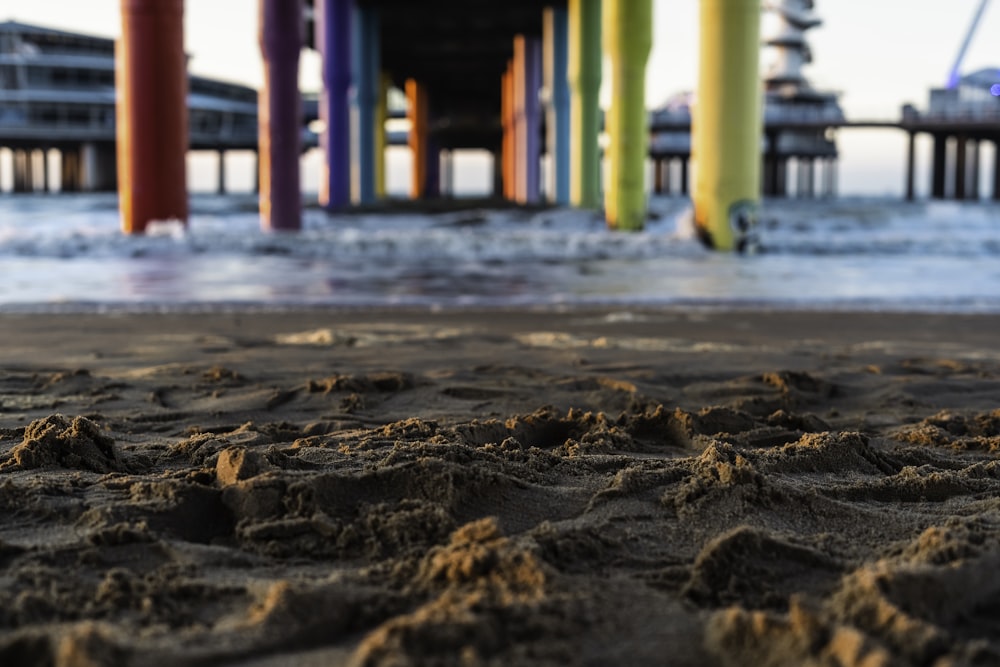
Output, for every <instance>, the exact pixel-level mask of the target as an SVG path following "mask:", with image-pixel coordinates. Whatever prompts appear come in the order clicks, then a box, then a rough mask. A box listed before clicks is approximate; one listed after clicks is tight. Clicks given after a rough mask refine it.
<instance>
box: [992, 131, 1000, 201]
mask: <svg viewBox="0 0 1000 667" xmlns="http://www.w3.org/2000/svg"><path fill="white" fill-rule="evenodd" d="M993 201H1000V139H996V140H994V141H993Z"/></svg>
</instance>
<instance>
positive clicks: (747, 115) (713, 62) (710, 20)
mask: <svg viewBox="0 0 1000 667" xmlns="http://www.w3.org/2000/svg"><path fill="white" fill-rule="evenodd" d="M700 4H701V10H700V12H701V44H700V57H701V61H700V65H699V75H698V81H699V83H698V105H697V106H696V107H695V110H694V111H695V115H694V118H692V125H693V129H694V136H693V141H694V150H695V154H696V156H697V160H698V162H697V165H698V176H697V178H696V179H695V181H696V185H697V192H695V196H694V218H695V224H696V225H697V228H698V232H699V235H700V236H701V238H702V240H703V241H704V242H705V244H706V245H708V246H709V247H712V248H715V249H718V250H743V249H745V248H746V247H747V246H748V245H750V244H752V243H753V242H754V227H755V226H756V219H757V202H758V200H759V197H760V136H761V132H762V130H763V123H762V115H763V114H762V109H761V92H760V83H759V75H758V62H759V53H760V1H759V0H701V3H700Z"/></svg>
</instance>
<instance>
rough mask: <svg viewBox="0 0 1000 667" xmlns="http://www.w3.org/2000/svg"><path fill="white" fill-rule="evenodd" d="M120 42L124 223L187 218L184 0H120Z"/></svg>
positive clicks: (129, 228) (138, 229)
mask: <svg viewBox="0 0 1000 667" xmlns="http://www.w3.org/2000/svg"><path fill="white" fill-rule="evenodd" d="M121 15H122V36H121V38H120V39H119V40H118V43H117V44H116V50H117V54H116V56H115V77H116V85H117V89H118V103H117V105H116V112H117V135H118V195H119V196H118V200H119V208H120V210H121V217H122V230H123V231H124V232H125V233H127V234H138V233H142V232H143V231H145V229H146V225H147V224H148V223H149V222H151V221H153V220H180V221H181V222H182V223H186V222H187V217H188V199H187V166H186V156H187V146H188V109H187V88H188V85H187V56H186V55H185V54H184V0H121Z"/></svg>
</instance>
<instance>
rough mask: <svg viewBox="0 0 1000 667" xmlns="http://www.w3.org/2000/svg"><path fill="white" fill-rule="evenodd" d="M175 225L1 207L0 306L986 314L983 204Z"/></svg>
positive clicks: (11, 199) (988, 269) (669, 204)
mask: <svg viewBox="0 0 1000 667" xmlns="http://www.w3.org/2000/svg"><path fill="white" fill-rule="evenodd" d="M191 207H192V215H191V219H190V224H189V226H188V228H187V229H186V230H185V229H183V228H181V227H179V226H177V225H164V226H160V227H158V228H155V229H153V230H152V233H150V234H148V235H146V236H136V237H129V236H125V235H123V234H121V233H120V232H119V231H118V212H117V200H116V197H115V195H113V194H101V195H47V196H46V195H29V196H24V195H17V196H13V195H3V196H0V276H2V279H0V311H6V312H11V311H28V312H35V311H45V312H47V311H60V310H65V311H76V310H80V311H91V310H99V311H105V310H107V311H116V310H120V311H133V310H197V309H226V308H234V309H247V308H250V309H255V308H260V309H280V308H287V307H313V306H316V307H327V306H335V307H366V306H382V307H393V306H409V307H430V308H456V307H572V306H586V305H602V306H621V307H638V306H664V307H683V308H720V309H723V308H753V309H768V308H770V309H842V310H865V311H872V310H874V311H923V312H940V313H1000V206H997V205H995V204H991V203H954V202H915V203H904V202H900V201H898V200H893V199H878V198H875V199H872V198H850V197H847V198H839V199H834V200H774V201H765V202H763V204H762V215H761V225H760V229H759V232H760V234H759V235H760V241H761V248H760V251H759V252H758V253H756V254H754V255H751V256H739V255H730V254H720V253H714V252H710V251H708V250H706V249H705V248H703V247H702V246H701V245H700V243H699V242H698V241H697V239H696V238H695V236H694V234H693V230H692V228H691V223H690V210H689V207H690V203H689V201H688V200H686V199H683V198H678V197H654V198H652V199H651V200H650V205H649V208H650V218H651V219H650V221H649V224H648V226H647V228H646V230H645V231H644V232H641V233H615V232H610V231H607V230H606V229H605V227H604V224H603V221H602V219H601V218H600V216H599V215H598V214H596V213H592V212H587V211H578V210H571V209H564V208H551V209H544V210H524V209H501V210H496V209H481V210H479V209H469V210H460V211H458V210H451V211H447V212H443V213H437V214H418V213H414V212H412V211H408V212H394V213H379V214H374V213H355V214H340V215H332V214H327V213H326V212H324V211H322V210H320V209H318V208H316V207H310V208H307V210H306V213H305V220H304V229H303V231H302V232H300V233H295V234H267V233H263V232H261V231H260V230H259V226H258V218H257V214H256V200H255V199H254V197H253V196H251V195H229V196H212V195H194V196H193V197H192V199H191Z"/></svg>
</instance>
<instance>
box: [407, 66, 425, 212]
mask: <svg viewBox="0 0 1000 667" xmlns="http://www.w3.org/2000/svg"><path fill="white" fill-rule="evenodd" d="M406 101H407V103H408V104H407V111H406V114H407V117H408V118H409V120H410V135H409V139H408V141H409V145H410V152H411V154H412V159H413V170H412V176H411V181H410V198H411V199H423V198H424V197H426V196H427V193H428V173H427V160H428V155H429V153H430V146H429V145H428V143H429V142H428V140H429V138H430V137H429V136H428V129H429V122H428V120H429V119H428V117H427V115H428V111H429V105H428V103H427V90H426V88H424V86H423V84H421V83H420V82H419V81H416V80H415V79H407V81H406Z"/></svg>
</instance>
